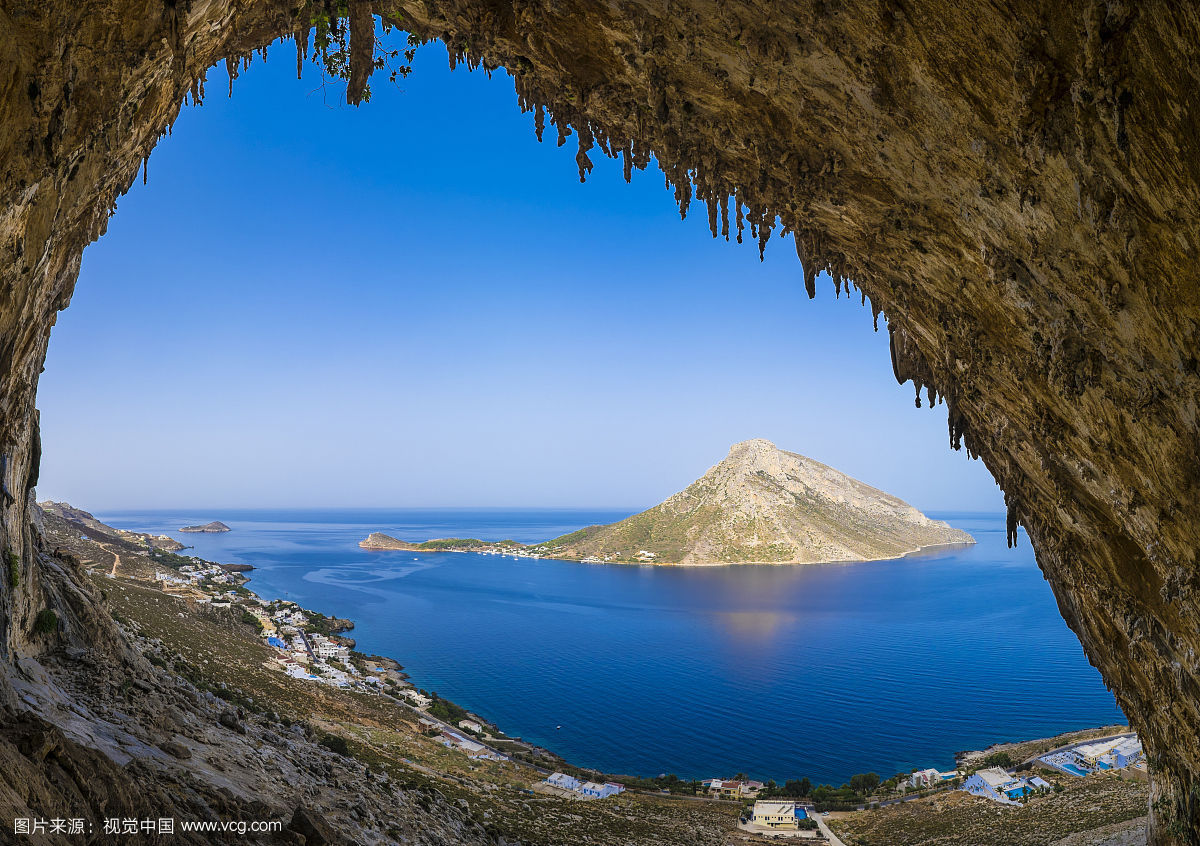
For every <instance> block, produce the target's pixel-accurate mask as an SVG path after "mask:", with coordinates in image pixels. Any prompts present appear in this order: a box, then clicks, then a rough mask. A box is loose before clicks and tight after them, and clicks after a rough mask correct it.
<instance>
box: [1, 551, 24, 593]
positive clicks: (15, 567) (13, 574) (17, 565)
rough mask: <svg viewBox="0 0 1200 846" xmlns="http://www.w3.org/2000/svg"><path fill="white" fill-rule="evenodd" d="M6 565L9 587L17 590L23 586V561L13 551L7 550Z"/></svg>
mask: <svg viewBox="0 0 1200 846" xmlns="http://www.w3.org/2000/svg"><path fill="white" fill-rule="evenodd" d="M4 563H5V564H6V565H7V566H8V586H9V587H10V588H16V587H17V586H19V585H20V584H21V559H20V558H18V557H17V554H16V553H15V552H13V551H12V550H11V549H6V550H5V551H4Z"/></svg>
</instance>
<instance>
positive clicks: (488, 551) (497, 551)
mask: <svg viewBox="0 0 1200 846" xmlns="http://www.w3.org/2000/svg"><path fill="white" fill-rule="evenodd" d="M978 543H979V542H978V541H976V540H974V539H972V540H970V541H944V542H941V543H930V544H925V545H924V546H918V547H916V548H914V549H909V550H905V551H904V552H901V553H900V554H899V555H888V556H883V557H880V558H834V559H829V560H825V561H712V562H691V563H686V564H685V563H683V562H678V561H598V560H589V559H588V558H566V557H563V556H561V555H536V554H522V553H520V552H514V551H513V550H512V549H510V548H501V547H497V548H490V547H489V548H485V549H456V548H445V549H419V548H416V547H417V545H416V544H409V545H408V546H407V547H399V546H395V547H392V546H367V545H366V541H360V542H359V543H358V546H359V548H360V549H364V550H366V551H367V552H411V553H414V554H416V555H435V554H438V553H442V552H454V553H462V554H466V553H474V554H476V555H499V556H501V557H504V556H511V557H513V558H531V559H536V560H538V561H561V562H563V563H565V564H588V565H600V566H603V565H609V564H611V565H616V566H619V567H692V568H711V567H828V566H833V565H837V564H872V563H876V562H880V561H900V560H902V559H904V558H918V557H920V556H921V555H924V554H932V553H935V552H937V551H939V550H943V549H965V548H967V547H970V546H976V545H978ZM526 548H533V547H526Z"/></svg>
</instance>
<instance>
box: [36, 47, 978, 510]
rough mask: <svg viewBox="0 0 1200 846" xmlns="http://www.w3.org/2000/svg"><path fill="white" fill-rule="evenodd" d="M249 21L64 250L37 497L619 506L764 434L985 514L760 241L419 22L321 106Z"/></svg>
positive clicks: (859, 326)
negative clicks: (91, 236)
mask: <svg viewBox="0 0 1200 846" xmlns="http://www.w3.org/2000/svg"><path fill="white" fill-rule="evenodd" d="M319 82H320V79H319V76H318V75H317V74H316V73H315V70H314V69H313V68H312V67H311V66H309V67H307V68H306V71H305V79H304V80H303V81H297V80H296V79H295V64H294V60H293V56H292V53H291V47H290V45H288V46H287V47H286V48H285V47H283V46H278V45H277V46H276V47H275V48H274V49H273V50H272V51H271V58H270V60H269V61H268V62H266V63H263V62H256V63H255V64H254V65H253V66H252V67H251V69H250V70H249V71H247V72H244V73H243V75H242V76H241V78H240V79H239V80H238V81H237V82H235V83H234V96H233V99H231V100H230V99H227V98H226V96H225V86H226V82H225V76H224V71H223V70H220V71H218V70H213V71H211V72H210V79H209V85H208V99H207V100H206V101H205V103H204V105H203V106H202V107H200V108H192V107H185V108H184V111H183V113H182V115H181V117H180V119H179V121H178V122H177V124H176V125H175V127H174V133H173V135H172V136H171V137H167V138H164V139H163V141H162V142H161V143H160V144H159V146H158V148H157V149H156V151H155V152H154V155H153V156H152V158H151V160H150V167H149V184H148V185H147V186H145V187H143V186H142V184H141V180H140V178H139V180H138V181H137V182H136V184H135V185H134V187H133V189H132V190H131V191H130V192H129V194H128V195H127V196H126V197H124V198H123V199H122V200H121V202H120V203H119V206H118V211H117V214H116V216H115V217H114V218H113V219H112V221H111V222H110V226H109V232H108V234H107V235H106V236H105V237H104V238H103V239H102V240H101V241H100V242H98V243H97V244H94V245H92V246H91V247H89V248H88V250H87V251H86V252H85V254H84V261H83V270H82V273H81V274H80V279H79V285H78V287H77V289H76V293H75V297H74V299H73V301H72V304H71V307H70V308H69V309H68V310H67V311H65V312H64V313H63V314H62V315H61V316H60V319H59V323H58V326H57V327H56V329H55V331H54V336H53V338H52V341H51V344H50V354H49V358H48V362H47V366H46V371H45V373H44V374H43V376H42V382H41V391H40V394H39V404H40V407H41V409H42V426H43V437H44V444H45V459H44V463H43V472H42V481H41V485H40V487H39V495H40V496H42V497H52V498H61V499H68V500H70V501H71V502H73V503H75V504H76V505H79V506H81V507H85V508H91V509H97V510H102V509H112V508H121V507H133V508H145V507H155V506H161V507H177V506H199V505H204V506H220V505H224V506H229V507H233V506H247V507H252V506H264V507H266V506H468V505H476V506H477V505H496V506H526V505H527V506H552V505H571V506H618V507H631V508H632V507H642V506H648V505H651V504H653V503H654V502H656V501H658V500H660V499H662V498H663V497H665V496H666V495H668V494H670V493H672V492H674V491H675V490H678V489H679V488H681V487H683V486H684V485H686V484H687V483H688V482H690V481H691V480H693V479H694V478H696V477H697V476H699V475H700V474H701V473H702V472H703V471H704V470H705V469H707V468H708V467H709V466H711V465H712V464H714V463H715V462H716V461H718V460H719V459H721V458H722V457H723V456H724V455H725V452H726V450H727V449H728V447H729V445H730V444H732V443H734V442H735V441H739V440H744V439H746V438H751V437H766V438H770V439H771V440H773V441H775V442H776V443H777V444H778V445H779V446H781V447H783V448H785V449H790V450H793V451H796V452H801V453H804V454H806V455H810V456H812V457H813V458H816V459H818V460H821V461H824V462H826V463H829V464H831V465H833V466H834V467H837V468H839V469H841V470H843V471H845V472H848V473H850V474H852V475H854V476H857V477H858V478H861V479H863V480H864V481H867V482H869V483H871V484H874V485H877V486H879V487H882V488H883V489H885V490H888V491H890V492H892V493H895V494H896V495H898V496H902V497H904V498H905V499H908V500H909V501H910V502H912V503H913V504H915V505H917V506H918V507H921V508H923V509H927V510H938V509H963V510H998V509H999V508H1000V507H1001V497H1000V495H999V492H998V490H997V489H996V487H995V485H994V483H993V482H992V480H991V477H990V476H989V475H988V473H987V471H986V470H985V469H984V467H983V465H982V464H981V463H980V462H972V461H968V460H967V459H966V457H965V455H964V454H963V453H953V452H951V451H950V450H949V449H948V446H947V438H946V415H945V409H944V408H938V409H936V410H934V411H929V410H927V409H922V410H917V409H916V408H914V406H913V401H912V397H913V392H912V387H911V386H904V387H900V386H898V385H896V384H895V381H894V380H893V379H892V376H891V368H890V366H889V363H888V352H887V334H886V331H884V330H883V327H882V326H881V330H880V332H879V333H878V334H875V333H872V331H871V314H870V310H869V309H866V308H862V307H861V306H859V304H858V299H857V298H854V299H852V300H850V301H847V300H846V298H844V297H843V298H842V299H841V300H836V299H835V298H834V294H833V286H832V283H830V282H829V281H828V280H827V279H825V278H822V279H821V280H820V281H819V285H818V297H817V299H816V301H814V302H810V301H808V299H807V298H806V296H805V294H804V286H803V280H802V275H801V271H800V265H799V263H798V262H797V260H796V257H795V252H794V249H793V247H792V244H791V241H790V239H788V240H786V241H780V240H778V239H775V238H773V239H772V241H771V243H770V244H769V245H768V248H767V256H766V261H765V262H763V263H760V262H759V260H758V251H757V249H756V248H755V247H754V246H752V245H751V244H750V243H746V244H744V245H741V246H738V245H737V244H734V243H726V242H725V241H724V240H713V239H712V238H711V236H710V234H709V232H708V228H707V220H706V217H705V215H704V214H703V210H702V208H701V207H699V206H697V207H696V208H697V209H698V210H699V213H696V214H693V215H690V216H689V218H688V220H687V221H685V222H680V220H679V215H678V213H677V211H676V209H675V206H674V202H673V199H672V196H671V194H670V193H669V192H668V191H666V190H664V188H663V181H662V176H661V174H660V173H659V172H658V171H657V169H655V170H653V171H646V172H643V173H637V172H635V174H634V179H633V184H632V185H627V184H625V182H624V180H623V179H622V177H621V171H620V167H619V165H617V164H616V163H614V162H609V161H607V160H603V159H602V158H601V157H600V156H599V155H594V157H593V158H594V160H596V170H595V171H594V172H593V174H592V176H591V178H589V180H588V182H587V184H585V185H581V184H579V182H578V177H577V174H576V166H575V162H574V149H575V148H574V144H573V139H571V140H570V141H568V144H567V146H565V147H563V148H561V149H559V148H556V147H555V146H554V143H553V134H552V133H547V143H543V144H538V143H537V141H536V139H535V137H534V134H533V128H532V126H533V121H532V116H531V115H528V114H526V115H522V114H520V112H519V111H518V109H517V107H516V96H515V94H514V93H513V90H512V83H511V80H509V78H508V77H507V76H505V75H504V74H503V73H497V74H495V75H493V77H492V78H491V79H490V80H489V79H488V78H487V77H486V76H485V75H484V74H483V73H482V72H477V73H473V74H472V73H468V72H467V71H465V70H464V69H462V68H461V67H460V69H459V70H457V71H455V72H454V73H451V72H450V71H449V70H448V68H447V63H446V59H445V53H444V51H442V50H441V49H440V47H436V46H432V45H431V46H429V47H426V48H424V49H423V50H422V51H421V52H420V53H419V54H418V57H417V61H416V63H415V71H414V73H413V74H412V76H410V77H409V78H408V79H407V80H405V81H404V82H403V83H402V87H401V88H397V87H395V86H392V85H390V84H388V83H387V82H386V81H384V80H377V81H376V84H375V86H374V89H375V90H374V97H373V99H372V101H371V102H370V103H369V104H366V105H364V106H362V107H360V108H357V109H355V108H351V107H346V106H342V105H340V104H339V100H340V96H341V94H340V91H337V90H331V91H329V92H327V93H323V92H322V91H321V90H320V88H319V87H318V86H319Z"/></svg>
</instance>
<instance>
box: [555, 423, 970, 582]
mask: <svg viewBox="0 0 1200 846" xmlns="http://www.w3.org/2000/svg"><path fill="white" fill-rule="evenodd" d="M961 543H974V539H973V538H972V537H971V536H970V535H968V534H966V533H965V532H962V531H959V530H958V529H953V528H951V527H950V526H949V525H947V524H946V523H944V522H942V521H940V520H931V519H929V518H928V517H926V516H925V515H924V514H922V513H921V512H920V511H918V510H917V509H916V508H914V507H913V506H911V505H909V504H908V503H906V502H904V501H903V500H901V499H898V498H897V497H894V496H892V495H890V494H887V493H885V492H883V491H881V490H878V489H877V488H873V487H871V486H870V485H868V484H866V483H864V482H860V481H858V480H857V479H854V478H852V477H850V476H847V475H846V474H845V473H841V472H839V471H837V470H835V469H833V468H832V467H829V466H827V465H825V464H822V463H820V462H819V461H814V460H813V459H811V458H807V457H806V456H803V455H800V454H798V453H794V452H787V451H785V450H782V449H780V448H779V447H777V446H776V445H775V444H773V443H772V442H771V441H768V440H766V439H764V438H753V439H751V440H747V441H741V442H739V443H736V444H734V445H733V446H732V447H730V449H729V454H728V455H727V456H726V457H725V458H724V459H723V460H722V461H721V462H719V463H718V464H716V465H714V466H713V467H711V468H710V469H709V470H708V472H706V473H705V474H704V475H703V476H701V477H700V478H699V479H697V480H696V481H695V482H693V483H692V484H691V485H689V486H688V487H687V488H685V489H684V490H682V491H680V492H679V493H677V494H675V495H673V496H671V497H669V498H668V499H666V500H665V501H663V502H662V503H660V504H659V505H656V506H654V507H653V508H651V509H648V510H646V511H643V512H642V513H640V514H635V515H633V516H632V517H629V518H626V519H625V520H622V521H620V522H618V523H613V524H611V525H608V526H593V527H589V528H588V529H584V530H582V531H580V532H575V533H572V534H571V535H565V536H564V537H562V538H559V539H557V540H555V541H550V542H549V543H547V544H544V545H543V546H544V547H545V548H546V549H547V550H549V549H556V550H559V551H560V552H557V553H552V554H562V555H565V557H571V558H588V559H589V560H590V559H599V560H602V561H605V560H615V561H639V560H641V561H653V562H654V563H673V564H735V563H778V564H816V563H829V562H835V561H871V560H880V559H887V558H897V557H900V556H903V555H906V554H908V553H911V552H916V551H917V550H920V549H922V548H924V547H926V546H937V545H942V544H961Z"/></svg>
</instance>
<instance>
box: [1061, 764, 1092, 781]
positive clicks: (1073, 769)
mask: <svg viewBox="0 0 1200 846" xmlns="http://www.w3.org/2000/svg"><path fill="white" fill-rule="evenodd" d="M1058 768H1059V769H1061V770H1066V771H1067V772H1069V773H1071V774H1072V775H1077V776H1079V777H1080V778H1083V777H1084V776H1085V775H1087V771H1086V770H1081V769H1079V767H1077V766H1075V765H1074V764H1059V765H1058Z"/></svg>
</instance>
